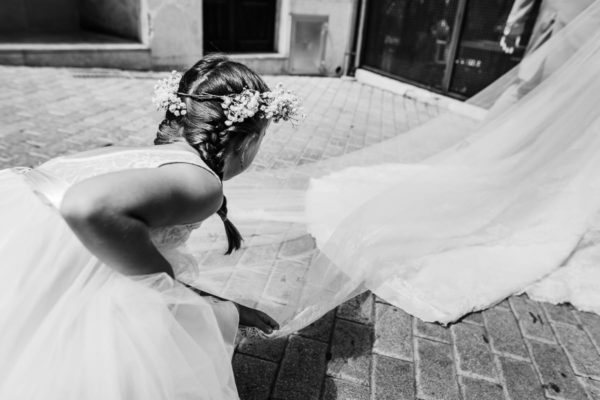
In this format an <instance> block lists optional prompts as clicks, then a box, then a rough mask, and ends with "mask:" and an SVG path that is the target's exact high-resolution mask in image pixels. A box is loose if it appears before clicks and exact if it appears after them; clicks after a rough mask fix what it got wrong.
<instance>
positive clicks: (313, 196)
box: [179, 2, 600, 335]
mask: <svg viewBox="0 0 600 400" xmlns="http://www.w3.org/2000/svg"><path fill="white" fill-rule="evenodd" d="M532 75H535V76H536V78H535V80H532V79H531V76H532ZM523 84H527V85H528V89H527V93H526V94H525V95H524V96H523V97H522V98H521V99H520V100H519V101H518V102H516V103H515V104H513V105H511V106H509V107H507V108H505V109H500V110H498V109H497V108H494V107H496V106H495V104H496V103H497V100H498V99H499V98H501V96H502V95H503V94H504V93H506V91H508V90H512V89H514V88H515V87H516V85H523ZM465 107H466V108H468V107H471V111H472V112H467V113H462V114H461V113H456V112H452V111H449V112H447V113H444V114H442V115H440V116H439V117H437V118H435V119H433V120H431V121H429V122H427V123H425V124H424V125H422V126H419V127H417V128H415V129H412V130H411V131H409V132H404V133H402V134H399V135H398V136H396V137H394V138H392V139H388V140H386V141H384V142H381V143H378V144H375V145H372V146H369V147H366V148H364V149H361V150H358V151H355V152H353V153H350V154H346V155H343V156H339V157H334V158H330V159H327V160H323V161H319V162H315V163H312V164H304V165H301V166H298V167H295V168H282V169H273V170H263V171H254V172H249V173H247V174H245V175H243V176H240V177H239V178H236V179H234V180H233V181H231V183H229V182H227V183H226V185H225V190H226V193H227V195H228V197H229V199H230V203H231V209H232V210H231V219H232V220H233V221H235V223H236V225H237V226H238V227H239V228H240V231H242V233H243V234H244V235H245V237H246V238H247V242H246V245H247V247H246V249H245V251H244V252H242V253H240V254H238V255H237V256H231V257H227V256H222V255H221V253H222V251H223V248H224V234H223V232H222V226H220V225H219V224H218V223H217V222H214V221H208V222H207V223H206V224H205V226H203V229H200V230H199V231H198V232H195V233H194V234H192V236H191V238H190V240H189V242H188V246H187V248H184V249H181V251H180V254H179V256H180V257H181V260H182V261H181V262H185V261H187V262H189V263H194V264H196V265H197V268H196V270H195V272H194V273H191V272H190V273H187V274H186V275H185V276H183V277H182V279H184V280H185V281H186V282H187V283H189V284H191V285H193V286H196V287H198V288H200V289H202V290H205V291H208V292H211V293H213V294H215V295H218V296H221V297H225V298H228V299H231V300H235V301H238V302H240V303H242V304H245V305H248V306H251V307H256V308H259V309H261V310H263V311H265V312H267V313H269V314H271V315H272V316H273V317H275V318H276V319H277V320H278V321H280V322H281V324H282V329H281V331H280V332H279V333H278V334H281V335H283V334H287V333H290V332H293V331H296V330H298V329H300V328H302V327H304V326H306V325H308V324H310V323H311V322H313V321H315V320H316V319H318V318H319V317H320V316H322V315H323V314H325V313H326V312H327V311H329V310H330V309H332V308H334V307H336V306H337V305H339V304H341V303H342V302H344V301H346V300H348V299H349V298H351V297H353V296H355V295H357V294H359V293H361V292H363V291H365V290H371V291H373V292H374V293H375V294H377V295H378V296H380V297H381V298H383V299H384V300H386V301H388V302H390V303H391V304H393V305H396V306H398V307H401V308H403V309H404V310H406V311H407V312H409V313H411V314H413V315H415V316H417V317H419V318H421V319H423V320H426V321H438V322H441V323H449V322H452V321H455V320H457V319H458V318H460V317H461V316H462V315H464V314H466V313H468V312H470V311H473V310H479V309H483V308H486V307H488V306H490V305H493V304H495V303H497V302H499V301H501V300H503V299H504V298H506V297H507V296H510V295H512V294H515V293H521V292H523V291H526V290H527V291H528V293H529V294H530V295H531V296H533V297H534V298H537V299H540V300H547V301H553V302H564V301H570V302H572V303H573V304H574V305H576V306H577V307H579V308H582V309H585V310H589V311H595V312H600V295H599V294H596V292H599V290H597V288H598V287H599V286H600V283H598V282H600V271H599V269H600V267H598V266H596V265H597V264H598V263H597V262H596V263H594V262H593V261H594V260H596V261H600V251H599V250H597V249H596V247H597V246H596V244H597V243H598V242H599V241H600V234H599V233H598V232H597V231H596V230H595V229H600V223H598V222H600V219H598V218H597V216H596V215H597V214H598V211H599V210H600V174H599V173H598V171H600V2H595V3H594V4H593V5H591V6H590V7H589V8H588V9H587V10H585V11H584V12H583V13H582V14H581V15H580V16H578V17H577V18H576V19H575V20H574V21H573V22H572V23H570V24H569V25H568V26H567V27H566V28H565V29H563V30H562V31H560V32H559V33H558V34H556V35H555V36H553V37H552V39H551V40H550V41H548V42H547V43H546V44H545V45H543V46H542V47H541V48H540V49H539V50H538V51H536V52H535V53H534V54H532V55H530V56H528V57H527V58H526V59H524V60H523V61H522V63H521V64H520V65H519V66H518V67H516V68H515V69H513V70H512V71H510V72H508V73H507V74H506V75H504V76H503V77H501V78H500V79H498V80H497V81H496V82H495V83H493V84H492V85H491V86H489V87H488V88H487V89H485V90H484V91H483V92H481V93H480V94H478V95H477V96H475V97H474V98H472V99H470V100H469V101H468V102H466V105H465ZM489 109H492V110H493V111H494V112H488V111H487V110H489ZM309 117H310V116H309ZM599 232H600V231H599ZM313 238H314V239H313ZM315 244H316V245H315ZM267 255H274V256H273V257H267ZM594 279H596V281H595V282H596V283H594ZM594 285H595V287H596V289H594Z"/></svg>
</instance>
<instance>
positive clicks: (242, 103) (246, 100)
mask: <svg viewBox="0 0 600 400" xmlns="http://www.w3.org/2000/svg"><path fill="white" fill-rule="evenodd" d="M222 99H223V103H221V107H223V109H224V110H225V116H226V117H227V120H226V121H225V125H227V126H231V125H233V124H234V123H236V122H242V121H243V120H245V119H246V118H252V117H254V115H255V114H256V113H257V112H258V111H259V109H260V107H261V95H260V93H259V92H257V91H256V90H250V89H244V91H243V92H242V93H240V94H234V95H229V96H223V97H222Z"/></svg>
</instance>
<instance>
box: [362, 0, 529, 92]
mask: <svg viewBox="0 0 600 400" xmlns="http://www.w3.org/2000/svg"><path fill="white" fill-rule="evenodd" d="M365 1H367V3H366V4H367V6H366V11H367V12H366V15H365V27H364V36H363V41H362V44H363V45H362V51H361V63H360V67H361V68H365V69H368V70H372V71H375V72H378V73H381V74H384V75H388V76H390V77H393V78H395V79H398V80H401V81H406V82H410V83H411V84H415V85H417V86H422V87H425V88H427V89H430V90H433V91H435V92H439V93H443V94H446V95H449V96H453V97H457V98H461V99H465V98H468V97H470V96H472V95H474V94H476V93H477V92H479V91H480V90H481V89H483V88H484V87H486V86H487V85H489V84H490V83H491V82H493V81H494V80H496V79H498V78H499V77H500V76H502V74H504V73H505V72H506V71H508V70H509V69H511V68H512V67H514V66H515V65H517V64H518V63H519V61H520V60H521V58H522V56H523V52H524V49H525V47H524V46H525V45H526V44H527V38H526V36H527V35H525V37H524V38H523V40H522V41H521V43H522V46H521V48H519V49H517V51H516V52H514V53H513V54H510V55H509V54H506V53H504V52H503V51H502V48H501V47H500V39H501V37H502V32H503V30H504V26H505V24H506V20H507V17H508V15H509V13H510V12H511V9H512V6H513V2H514V0H485V1H483V0H365ZM536 12H537V10H536V11H535V12H531V13H530V14H531V15H529V16H528V19H529V22H528V26H529V30H530V28H531V25H532V24H533V22H535V18H536Z"/></svg>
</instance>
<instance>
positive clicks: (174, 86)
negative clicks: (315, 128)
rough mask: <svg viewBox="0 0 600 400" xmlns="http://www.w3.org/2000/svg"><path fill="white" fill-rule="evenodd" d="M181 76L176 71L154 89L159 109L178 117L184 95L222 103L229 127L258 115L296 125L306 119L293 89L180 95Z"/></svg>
mask: <svg viewBox="0 0 600 400" xmlns="http://www.w3.org/2000/svg"><path fill="white" fill-rule="evenodd" d="M181 77H182V75H181V74H180V73H178V72H177V71H173V72H171V75H169V76H168V77H167V78H165V79H163V80H161V81H159V82H158V83H157V84H156V85H155V86H154V96H153V97H152V102H153V103H154V105H155V106H156V108H157V109H158V110H169V111H170V112H171V113H172V114H173V115H175V116H180V115H186V113H187V109H186V104H185V103H184V102H183V100H181V97H179V95H181V96H185V97H189V98H191V99H194V100H196V101H210V100H220V101H221V107H222V108H223V111H224V113H225V117H226V120H225V125H227V126H232V125H233V124H235V123H240V122H243V121H244V120H245V119H246V118H252V117H254V116H255V115H257V116H258V117H260V118H267V119H272V120H273V121H275V122H279V121H280V120H284V121H291V122H292V125H294V126H296V125H298V124H299V123H300V121H301V120H302V119H304V118H306V115H305V114H304V113H303V112H302V101H301V100H300V98H299V97H298V96H296V95H295V94H294V93H292V92H291V91H290V90H285V89H284V88H283V85H282V84H281V83H278V84H277V86H276V88H275V90H274V91H271V92H263V93H261V92H259V91H257V90H252V89H248V88H246V89H244V90H243V91H242V93H237V94H230V95H225V96H219V95H214V94H209V93H199V94H184V93H178V89H179V81H181Z"/></svg>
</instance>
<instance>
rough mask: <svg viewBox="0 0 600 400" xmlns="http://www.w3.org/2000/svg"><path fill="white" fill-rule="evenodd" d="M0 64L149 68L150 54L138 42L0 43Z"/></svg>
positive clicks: (148, 50) (146, 48) (145, 47)
mask: <svg viewBox="0 0 600 400" xmlns="http://www.w3.org/2000/svg"><path fill="white" fill-rule="evenodd" d="M0 64H4V65H26V66H36V67H83V68H90V67H95V68H119V69H135V70H148V69H150V67H151V54H150V49H149V48H148V47H147V46H146V45H143V44H141V43H0Z"/></svg>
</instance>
